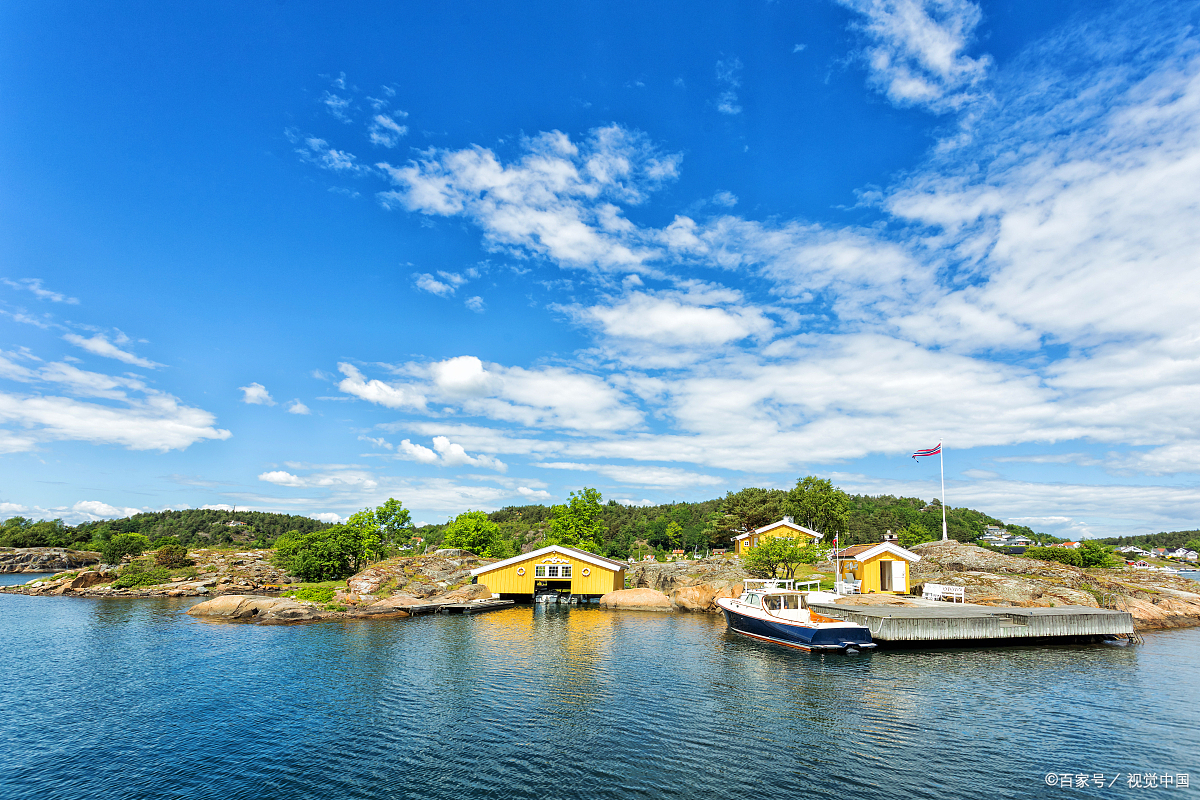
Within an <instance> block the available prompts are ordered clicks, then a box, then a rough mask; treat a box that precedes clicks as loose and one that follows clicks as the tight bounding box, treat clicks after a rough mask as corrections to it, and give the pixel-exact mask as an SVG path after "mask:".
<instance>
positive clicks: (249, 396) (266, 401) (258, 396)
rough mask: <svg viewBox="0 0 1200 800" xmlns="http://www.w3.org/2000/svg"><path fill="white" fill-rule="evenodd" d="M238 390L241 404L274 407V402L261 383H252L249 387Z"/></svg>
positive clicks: (240, 387) (241, 387)
mask: <svg viewBox="0 0 1200 800" xmlns="http://www.w3.org/2000/svg"><path fill="white" fill-rule="evenodd" d="M238 388H239V389H240V390H241V392H242V402H243V403H249V404H250V405H255V406H273V405H275V401H274V400H273V399H272V398H271V393H270V392H268V391H267V387H265V386H263V385H262V384H261V383H252V384H250V385H249V386H239V387H238Z"/></svg>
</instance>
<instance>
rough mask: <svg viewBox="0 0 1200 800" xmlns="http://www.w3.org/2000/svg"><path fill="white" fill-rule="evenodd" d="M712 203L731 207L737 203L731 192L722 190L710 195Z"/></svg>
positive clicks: (735, 196) (734, 195)
mask: <svg viewBox="0 0 1200 800" xmlns="http://www.w3.org/2000/svg"><path fill="white" fill-rule="evenodd" d="M712 203H713V205H716V206H721V207H722V208H733V207H734V206H736V205H737V204H738V198H737V195H736V194H734V193H733V192H728V191H724V190H722V191H720V192H717V193H716V194H714V195H713V196H712Z"/></svg>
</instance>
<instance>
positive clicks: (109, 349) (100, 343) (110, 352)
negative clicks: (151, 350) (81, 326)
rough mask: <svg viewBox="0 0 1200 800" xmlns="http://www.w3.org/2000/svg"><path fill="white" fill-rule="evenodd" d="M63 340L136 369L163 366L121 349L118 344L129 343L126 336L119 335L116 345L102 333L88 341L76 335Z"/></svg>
mask: <svg viewBox="0 0 1200 800" xmlns="http://www.w3.org/2000/svg"><path fill="white" fill-rule="evenodd" d="M62 338H63V339H65V340H66V341H68V342H70V343H71V344H73V345H75V346H76V347H82V348H83V349H84V350H87V351H88V352H89V353H93V354H95V355H98V356H104V357H105V358H115V359H116V360H117V361H123V362H125V363H126V364H132V365H134V366H135V367H145V368H146V369H154V368H155V367H161V366H162V364H156V363H155V362H153V361H150V360H148V359H145V358H140V357H139V356H136V355H134V354H133V353H130V352H129V351H127V350H122V349H121V348H120V347H118V346H117V345H118V344H125V343H126V342H128V341H129V337H127V336H125V335H124V334H118V336H117V342H116V344H114V343H113V342H110V341H109V340H108V337H107V336H105V335H104V334H102V333H97V334H96V335H94V336H92V337H91V338H88V339H85V338H84V337H82V336H80V335H79V334H76V333H68V334H66V335H64V336H63V337H62Z"/></svg>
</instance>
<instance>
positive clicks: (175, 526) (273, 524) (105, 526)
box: [0, 508, 328, 547]
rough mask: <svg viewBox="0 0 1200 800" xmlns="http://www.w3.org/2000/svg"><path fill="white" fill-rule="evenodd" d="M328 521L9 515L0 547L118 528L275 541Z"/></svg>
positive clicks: (244, 514)
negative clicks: (75, 519) (81, 519)
mask: <svg viewBox="0 0 1200 800" xmlns="http://www.w3.org/2000/svg"><path fill="white" fill-rule="evenodd" d="M325 527H328V525H327V523H324V522H319V521H317V520H315V519H311V518H309V517H300V516H296V515H293V514H271V513H267V512H263V511H221V510H218V509H209V508H190V509H184V510H183V511H155V512H151V513H146V514H134V515H133V516H132V517H123V518H121V519H110V520H100V521H97V522H85V523H83V524H82V525H78V526H75V527H72V526H70V525H64V524H63V523H62V521H61V520H42V521H39V522H34V521H33V520H29V519H26V518H24V517H10V518H9V519H7V520H5V522H4V524H3V525H0V546H4V547H80V546H84V545H86V544H87V543H89V542H101V541H105V540H107V539H108V538H109V537H111V536H115V535H117V534H121V533H140V534H142V535H143V536H145V537H146V538H147V539H149V540H150V541H154V540H155V539H158V538H159V537H161V536H174V537H176V538H177V539H179V541H180V542H181V543H183V544H185V545H189V546H204V545H208V544H217V545H220V544H259V545H266V544H269V543H270V542H273V541H275V539H277V538H278V537H279V536H280V535H281V534H284V533H287V532H288V531H300V532H301V533H307V532H309V531H315V530H320V529H321V528H325Z"/></svg>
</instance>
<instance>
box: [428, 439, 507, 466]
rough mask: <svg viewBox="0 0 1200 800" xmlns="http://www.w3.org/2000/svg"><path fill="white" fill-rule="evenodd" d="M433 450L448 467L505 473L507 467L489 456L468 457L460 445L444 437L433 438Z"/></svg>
mask: <svg viewBox="0 0 1200 800" xmlns="http://www.w3.org/2000/svg"><path fill="white" fill-rule="evenodd" d="M433 449H434V450H436V451H437V452H438V454H439V455H441V457H442V463H443V464H445V465H446V466H448V467H456V466H472V467H485V468H487V469H494V470H496V471H497V472H507V471H508V465H507V464H505V463H504V462H503V461H501V460H499V459H497V458H492V457H491V456H485V455H479V456H469V455H467V451H466V450H464V449H463V446H462V445H460V444H455V443H454V442H451V441H450V440H449V439H447V438H446V437H445V436H435V437H433Z"/></svg>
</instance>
